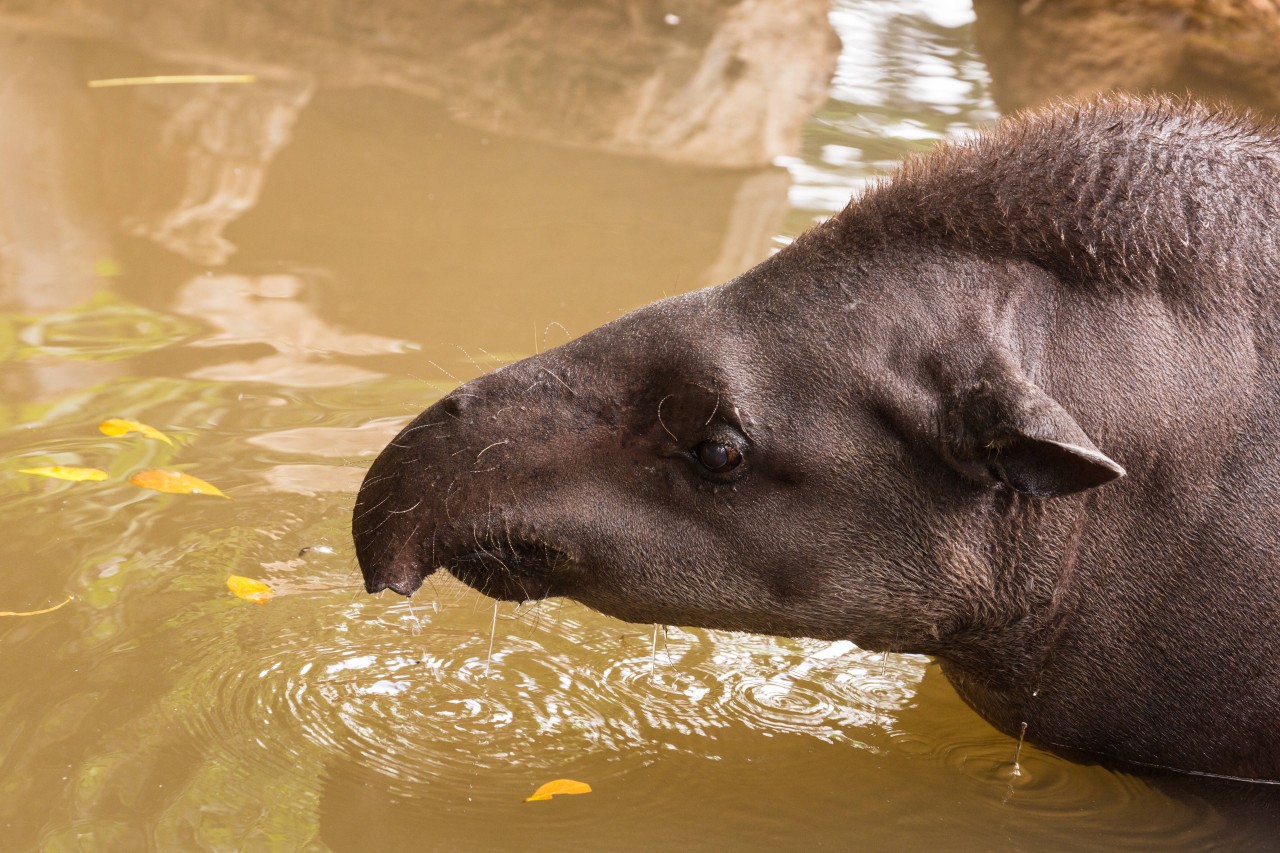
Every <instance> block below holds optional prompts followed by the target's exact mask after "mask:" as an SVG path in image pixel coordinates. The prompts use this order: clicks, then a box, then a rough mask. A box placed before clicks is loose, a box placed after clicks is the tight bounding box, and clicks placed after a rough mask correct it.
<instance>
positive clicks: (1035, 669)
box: [354, 97, 1280, 780]
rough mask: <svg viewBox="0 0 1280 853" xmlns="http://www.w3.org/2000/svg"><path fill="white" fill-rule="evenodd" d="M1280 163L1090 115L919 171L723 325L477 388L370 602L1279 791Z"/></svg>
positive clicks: (363, 506)
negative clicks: (918, 695) (790, 663)
mask: <svg viewBox="0 0 1280 853" xmlns="http://www.w3.org/2000/svg"><path fill="white" fill-rule="evenodd" d="M1278 208H1280V142H1278V141H1277V136H1276V134H1275V132H1274V131H1273V130H1271V129H1269V128H1265V127H1261V126H1259V125H1257V124H1255V123H1254V122H1252V121H1251V120H1249V119H1247V118H1242V117H1239V116H1236V115H1234V114H1231V113H1229V112H1225V111H1219V110H1213V109H1209V108H1206V107H1202V106H1199V105H1197V104H1195V103H1191V102H1178V103H1174V102H1168V101H1154V100H1140V99H1129V98H1121V97H1111V98H1104V99H1100V100H1097V101H1093V102H1088V103H1084V104H1074V105H1072V104H1064V105H1058V106H1055V107H1053V108H1050V109H1047V110H1044V111H1040V112H1036V113H1031V114H1027V115H1023V116H1019V117H1015V118H1012V119H1008V120H1006V121H1004V122H1002V123H1001V124H999V125H997V126H996V127H995V128H993V129H991V130H989V131H987V132H984V133H982V134H979V135H976V136H974V137H971V138H968V139H965V140H962V141H959V142H954V143H949V144H945V145H942V146H940V147H939V148H938V149H936V150H935V151H933V152H932V153H930V154H928V155H924V156H921V157H919V158H916V159H912V160H909V161H908V162H907V163H905V164H904V165H903V167H902V168H901V169H900V170H899V172H898V173H897V174H896V175H894V176H893V177H891V178H889V179H887V180H885V181H883V182H881V183H880V184H878V185H876V186H874V187H872V188H870V189H869V190H867V191H866V192H864V193H863V194H861V196H860V197H858V198H855V199H854V201H853V202H851V203H850V205H849V206H848V207H847V208H846V209H845V210H844V211H843V212H841V213H840V214H838V215H837V216H835V217H833V218H832V219H830V220H828V221H827V222H825V223H824V224H822V225H820V226H818V227H816V228H814V229H813V230H811V231H809V232H808V233H806V234H804V235H802V236H801V237H800V238H798V239H797V240H796V241H795V242H794V243H792V244H791V245H789V246H788V247H786V248H785V249H783V250H782V251H780V252H778V253H777V254H775V255H774V256H773V257H771V258H770V259H768V260H767V261H765V262H764V263H762V264H760V265H759V266H757V267H755V268H754V269H752V270H750V271H748V272H746V273H744V274H743V275H741V276H740V277H738V278H736V279H734V280H733V281H730V282H729V283H727V284H724V285H721V286H719V287H713V288H709V289H706V290H701V291H697V292H694V293H689V294H685V295H683V296H679V297H675V298H672V299H667V300H663V301H661V302H658V303H655V304H653V305H650V306H647V307H645V308H642V309H640V310H638V311H636V312H634V313H632V314H629V315H627V316H625V317H622V318H621V319H619V320H617V321H615V322H612V323H610V324H608V325H606V326H603V327H601V328H599V329H596V330H594V331H592V332H590V333H588V334H586V335H584V336H583V337H581V338H578V339H577V340H574V341H571V342H570V343H568V344H565V345H564V346H561V347H559V348H557V349H554V350H550V351H547V352H545V353H542V354H540V355H537V356H535V357H533V358H530V359H526V360H524V361H521V362H518V363H516V364H512V365H510V366H507V367H505V368H503V369H501V370H498V371H495V372H493V373H491V374H489V375H486V376H483V377H480V378H479V379H476V380H475V381H473V382H470V383H467V384H466V385H463V386H462V387H460V388H459V389H457V390H456V391H454V392H453V393H451V394H450V395H448V396H447V397H446V398H444V399H443V400H441V401H440V402H438V403H436V404H435V405H434V406H432V407H431V408H429V409H428V410H427V411H425V412H424V413H422V415H420V416H419V417H418V418H416V419H415V420H414V421H413V422H412V423H410V424H409V425H408V426H407V427H405V429H404V430H403V431H402V432H401V433H400V435H399V436H398V437H397V438H396V439H395V440H394V441H393V442H392V443H391V444H390V445H389V446H388V447H387V448H386V450H384V451H383V453H382V454H381V455H380V456H379V457H378V459H377V460H376V462H375V463H374V465H373V466H372V468H371V469H370V470H369V472H368V475H367V477H366V479H365V482H364V485H363V486H362V488H361V491H360V496H359V499H358V502H357V504H356V507H355V512H354V533H355V539H356V546H357V554H358V556H359V559H360V563H361V566H362V569H363V572H364V577H365V581H366V586H367V589H368V590H369V591H371V592H376V591H378V590H381V589H384V588H390V589H393V590H395V591H397V592H400V593H402V594H405V595H409V594H411V593H412V592H413V591H414V590H416V589H417V587H418V586H419V585H420V584H421V583H422V580H423V578H424V577H425V576H426V575H427V574H429V573H430V572H432V571H434V570H435V569H436V568H437V567H445V568H448V569H449V570H450V571H451V572H452V573H453V574H455V575H457V576H458V577H459V578H461V579H462V580H464V581H466V582H467V583H469V584H471V585H472V586H474V587H476V588H477V589H479V590H480V591H482V592H484V593H487V594H489V595H491V596H494V597H496V598H500V599H509V600H524V599H539V598H543V597H547V596H567V597H570V598H573V599H576V600H578V601H581V602H584V603H585V604H587V605H590V606H592V607H595V608H597V609H599V610H601V611H604V612H606V613H610V614H613V615H616V616H618V617H621V618H623V619H626V620H630V621H634V622H645V623H652V622H656V623H664V624H676V625H686V626H706V627H715V628H725V629H733V630H742V631H756V632H762V633H770V634H780V635H790V636H809V637H818V638H827V639H849V640H852V641H854V642H855V643H857V644H858V645H860V646H862V647H864V648H867V649H874V650H891V651H901V652H916V653H923V654H928V655H933V656H935V657H936V658H937V659H938V660H939V661H940V663H941V666H942V669H943V671H944V672H945V673H946V675H947V677H948V678H949V679H950V680H951V682H952V683H953V684H954V685H955V687H956V689H957V690H958V691H959V693H960V695H961V696H962V697H963V698H964V699H965V700H966V701H967V702H968V703H969V704H970V705H971V706H972V707H973V708H974V709H976V710H977V711H978V712H979V713H980V714H982V715H983V716H984V717H986V718H987V719H988V720H990V721H991V722H992V723H993V724H994V725H996V726H997V727H999V728H1000V729H1002V730H1003V731H1005V732H1007V733H1009V734H1011V735H1017V734H1018V733H1019V732H1021V731H1022V730H1023V729H1024V728H1025V733H1026V737H1027V738H1028V739H1029V740H1031V741H1033V742H1036V743H1039V744H1042V745H1044V746H1047V747H1050V748H1053V749H1057V750H1061V751H1067V752H1070V753H1072V754H1090V755H1093V756H1097V757H1099V758H1101V759H1105V760H1107V761H1111V762H1117V763H1122V764H1127V765H1129V766H1131V767H1135V768H1151V769H1155V768H1164V769H1171V770H1177V771H1186V772H1193V773H1210V774H1222V775H1229V776H1236V777H1242V778H1249V779H1267V780H1280V643H1278V642H1277V633H1278V632H1280V284H1277V273H1278V272H1280V269H1278V267H1280V243H1278V241H1280V227H1278V223H1280V219H1278V218H1277V214H1278V210H1277V209H1278Z"/></svg>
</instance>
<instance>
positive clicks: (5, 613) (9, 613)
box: [0, 595, 71, 616]
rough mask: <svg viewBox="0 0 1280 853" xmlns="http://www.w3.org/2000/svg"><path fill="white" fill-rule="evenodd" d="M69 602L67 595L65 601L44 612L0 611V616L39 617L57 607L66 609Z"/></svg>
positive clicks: (69, 597)
mask: <svg viewBox="0 0 1280 853" xmlns="http://www.w3.org/2000/svg"><path fill="white" fill-rule="evenodd" d="M70 601H71V596H69V595H68V596H67V600H66V601H64V602H62V603H61V604H55V605H53V606H52V607H46V608H45V609H44V610H28V611H26V612H23V613H19V612H18V611H16V610H0V616H39V615H40V614H41V613H52V612H53V611H55V610H57V609H58V608H59V607H66V606H67V604H68V603H69V602H70Z"/></svg>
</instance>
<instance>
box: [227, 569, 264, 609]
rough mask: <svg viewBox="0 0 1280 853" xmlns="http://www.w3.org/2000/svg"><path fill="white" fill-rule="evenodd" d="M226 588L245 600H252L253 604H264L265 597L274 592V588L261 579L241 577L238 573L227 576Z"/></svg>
mask: <svg viewBox="0 0 1280 853" xmlns="http://www.w3.org/2000/svg"><path fill="white" fill-rule="evenodd" d="M227 589H229V590H231V591H232V592H234V593H235V594H236V595H238V596H240V597H241V598H243V599H244V600H245V601H252V602H253V603H254V604H266V603H267V599H269V598H271V596H273V595H275V594H276V593H275V590H273V589H272V588H271V587H269V586H267V585H266V584H265V583H263V582H262V581H256V580H254V579H253V578H245V577H241V576H240V575H232V576H231V577H229V578H227Z"/></svg>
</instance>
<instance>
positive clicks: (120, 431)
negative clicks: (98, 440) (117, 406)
mask: <svg viewBox="0 0 1280 853" xmlns="http://www.w3.org/2000/svg"><path fill="white" fill-rule="evenodd" d="M98 431H99V432H101V433H102V434H103V435H111V436H115V435H124V434H125V433H128V432H140V433H142V434H143V435H145V436H146V437H147V438H154V439H156V440H158V441H163V442H164V443H165V444H167V445H169V446H170V447H173V446H174V444H173V439H171V438H169V436H167V435H165V434H164V433H162V432H161V431H160V430H158V429H156V428H155V427H150V426H147V425H146V424H144V423H141V422H139V421H131V420H129V419H128V418H109V419H107V420H105V421H103V422H102V423H100V424H98Z"/></svg>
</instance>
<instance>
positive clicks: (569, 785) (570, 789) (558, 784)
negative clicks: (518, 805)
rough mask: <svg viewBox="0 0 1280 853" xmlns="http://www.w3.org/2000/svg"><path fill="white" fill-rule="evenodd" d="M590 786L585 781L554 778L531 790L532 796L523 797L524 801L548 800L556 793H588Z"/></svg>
mask: <svg viewBox="0 0 1280 853" xmlns="http://www.w3.org/2000/svg"><path fill="white" fill-rule="evenodd" d="M590 793H591V786H590V785H588V784H587V783H586V782H575V781H573V780H572V779H556V780H554V781H552V782H548V783H547V784H545V785H543V786H542V787H541V788H539V789H538V790H536V791H534V792H533V795H532V796H529V797H525V798H524V801H525V802H526V803H532V802H534V801H535V800H549V799H551V798H552V797H554V796H555V795H556V794H590Z"/></svg>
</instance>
